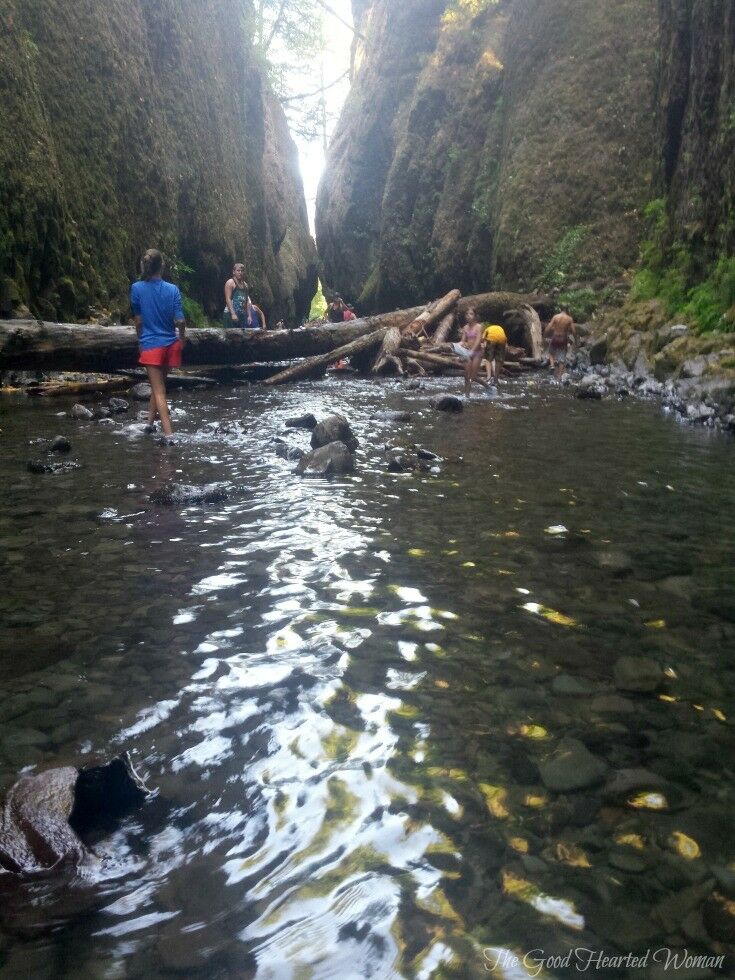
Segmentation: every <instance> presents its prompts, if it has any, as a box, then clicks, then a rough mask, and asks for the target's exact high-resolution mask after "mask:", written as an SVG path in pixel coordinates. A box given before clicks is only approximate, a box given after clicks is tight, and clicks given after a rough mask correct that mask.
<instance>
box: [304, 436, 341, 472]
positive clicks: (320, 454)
mask: <svg viewBox="0 0 735 980" xmlns="http://www.w3.org/2000/svg"><path fill="white" fill-rule="evenodd" d="M354 469H355V457H354V456H353V454H352V452H351V450H350V448H349V446H347V445H345V443H344V442H339V441H335V442H330V443H328V445H326V446H319V448H317V449H314V450H313V451H312V452H310V453H307V454H306V456H304V457H303V458H302V459H301V460H299V465H298V466H297V467H296V472H297V473H302V474H303V473H312V474H314V475H315V476H335V475H337V474H339V473H352V472H353V471H354Z"/></svg>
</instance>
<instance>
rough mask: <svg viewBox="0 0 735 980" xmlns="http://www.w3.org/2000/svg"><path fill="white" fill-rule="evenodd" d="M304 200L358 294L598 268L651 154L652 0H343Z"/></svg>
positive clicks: (570, 274)
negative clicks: (346, 77) (333, 126)
mask: <svg viewBox="0 0 735 980" xmlns="http://www.w3.org/2000/svg"><path fill="white" fill-rule="evenodd" d="M355 13H356V16H357V20H358V25H359V27H360V29H361V32H362V33H363V34H364V35H365V41H364V42H360V43H358V44H357V46H356V49H355V64H354V85H353V89H352V92H351V94H350V97H349V100H348V103H347V105H346V107H345V110H344V113H343V116H342V119H341V121H340V124H339V127H338V131H337V133H336V135H335V138H334V141H333V144H332V147H331V149H330V155H329V163H328V170H327V173H326V175H325V178H324V180H323V182H322V186H321V189H320V194H319V200H318V202H317V238H318V242H319V248H320V253H321V257H322V260H323V262H324V267H325V274H326V279H327V282H328V283H329V284H330V285H332V286H334V287H336V288H338V289H340V290H341V291H343V292H345V293H346V294H347V295H348V296H349V297H350V298H355V299H357V298H359V299H360V301H361V302H362V303H363V304H364V305H366V306H368V307H389V306H392V305H396V304H398V303H401V304H405V303H410V302H412V301H417V300H420V299H422V298H425V297H426V296H427V295H433V294H435V293H438V292H442V291H443V290H444V289H446V288H449V287H452V286H459V287H460V288H461V289H463V290H464V291H466V292H470V291H479V290H481V289H484V288H487V287H489V286H491V285H498V286H501V287H505V286H509V287H518V286H524V287H528V286H530V285H532V284H534V283H543V284H544V285H548V286H553V285H558V286H561V287H563V286H565V285H568V284H570V283H571V282H573V281H574V280H585V279H594V278H598V277H603V278H607V279H610V278H613V277H615V276H616V275H617V274H618V273H620V271H621V270H623V269H625V268H626V267H628V266H630V265H631V264H632V263H633V262H634V261H635V259H636V258H637V254H638V242H639V238H640V234H641V229H640V215H641V211H642V208H643V206H644V205H645V203H646V202H647V201H648V200H649V199H650V194H651V182H652V174H653V170H654V166H655V162H656V161H655V143H656V141H655V132H656V119H655V114H654V113H653V112H652V107H653V104H654V82H655V59H656V53H657V31H658V18H657V8H656V4H655V0H617V2H616V3H609V2H607V0H498V2H494V0H403V2H402V3H400V4H395V3H393V2H391V0H360V3H359V4H357V5H356V9H355Z"/></svg>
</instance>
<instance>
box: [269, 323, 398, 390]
mask: <svg viewBox="0 0 735 980" xmlns="http://www.w3.org/2000/svg"><path fill="white" fill-rule="evenodd" d="M390 329H395V328H391V327H382V328H381V329H380V330H375V331H374V332H373V333H369V334H365V335H364V336H362V337H358V339H357V340H353V341H352V342H351V343H349V344H345V345H344V346H343V347H337V348H336V350H332V351H329V352H328V353H326V354H319V355H318V356H317V357H307V359H306V360H305V361H300V362H299V363H298V364H294V365H293V367H289V368H286V370H285V371H279V372H278V374H274V375H273V376H272V377H270V378H267V379H266V380H265V381H264V384H267V385H280V384H284V383H285V382H286V381H296V380H297V379H298V378H304V377H306V376H307V375H310V374H313V373H314V372H315V371H318V370H321V369H322V368H328V367H329V365H330V364H334V362H335V361H339V360H341V359H342V358H343V357H351V356H352V355H353V354H359V353H360V351H364V350H368V349H369V348H372V347H377V346H378V344H380V343H381V342H382V340H383V338H384V337H385V335H386V334H387V333H388V331H389V330H390Z"/></svg>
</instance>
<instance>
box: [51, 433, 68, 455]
mask: <svg viewBox="0 0 735 980" xmlns="http://www.w3.org/2000/svg"><path fill="white" fill-rule="evenodd" d="M49 448H50V450H51V452H52V453H68V452H71V443H70V442H69V440H68V439H67V438H66V436H56V438H55V439H53V440H52V442H51V445H50V447H49Z"/></svg>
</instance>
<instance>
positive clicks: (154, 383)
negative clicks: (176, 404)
mask: <svg viewBox="0 0 735 980" xmlns="http://www.w3.org/2000/svg"><path fill="white" fill-rule="evenodd" d="M146 371H147V373H148V382H149V384H150V386H151V403H150V408H149V409H148V424H149V425H153V423H154V422H155V421H156V415H158V417H159V418H160V419H161V429H162V430H163V434H164V435H165V436H172V435H173V434H174V430H173V426H172V425H171V413H170V412H169V409H168V400H167V397H166V378H167V377H168V368H158V367H153V366H152V365H151V364H148V365H146Z"/></svg>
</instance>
